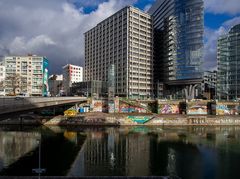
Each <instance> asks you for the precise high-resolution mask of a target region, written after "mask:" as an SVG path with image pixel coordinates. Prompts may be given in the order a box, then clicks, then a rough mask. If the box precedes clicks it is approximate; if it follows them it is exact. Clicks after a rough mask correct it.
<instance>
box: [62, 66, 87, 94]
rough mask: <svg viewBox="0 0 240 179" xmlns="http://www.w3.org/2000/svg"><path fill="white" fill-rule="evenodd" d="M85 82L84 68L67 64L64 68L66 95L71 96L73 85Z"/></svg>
mask: <svg viewBox="0 0 240 179" xmlns="http://www.w3.org/2000/svg"><path fill="white" fill-rule="evenodd" d="M82 81H83V67H81V66H76V65H71V64H67V65H65V66H63V90H64V92H65V93H66V95H70V94H71V91H70V89H71V87H72V84H73V83H78V82H82Z"/></svg>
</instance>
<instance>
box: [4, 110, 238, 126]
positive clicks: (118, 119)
mask: <svg viewBox="0 0 240 179" xmlns="http://www.w3.org/2000/svg"><path fill="white" fill-rule="evenodd" d="M143 119H144V120H145V121H143V122H142V123H139V122H136V121H141V120H143ZM0 125H46V126H51V125H53V126H68V125H80V126H139V125H140V126H142V125H144V126H192V125H193V126H195V125H200V126H219V125H240V116H236V115H229V116H215V115H162V114H138V113H132V114H122V113H118V114H116V113H115V114H108V113H101V112H94V113H84V114H78V115H77V116H75V117H66V116H63V115H59V116H52V117H50V116H39V115H34V114H29V115H28V114H25V115H20V116H19V118H14V119H11V118H8V119H6V120H2V121H0Z"/></svg>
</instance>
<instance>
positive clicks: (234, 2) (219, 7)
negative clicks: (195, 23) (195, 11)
mask: <svg viewBox="0 0 240 179" xmlns="http://www.w3.org/2000/svg"><path fill="white" fill-rule="evenodd" d="M204 3H205V9H206V11H207V12H212V13H215V14H223V13H227V14H232V15H234V14H239V13H240V0H204Z"/></svg>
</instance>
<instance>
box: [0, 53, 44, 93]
mask: <svg viewBox="0 0 240 179" xmlns="http://www.w3.org/2000/svg"><path fill="white" fill-rule="evenodd" d="M2 65H3V66H4V67H5V84H4V88H5V92H6V95H17V94H25V95H30V96H46V95H48V60H47V59H46V58H45V57H40V56H36V55H28V56H6V57H4V58H3V61H2Z"/></svg>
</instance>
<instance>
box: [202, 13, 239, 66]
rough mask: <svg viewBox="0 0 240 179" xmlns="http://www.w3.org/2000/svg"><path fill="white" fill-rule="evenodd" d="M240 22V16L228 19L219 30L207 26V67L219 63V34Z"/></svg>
mask: <svg viewBox="0 0 240 179" xmlns="http://www.w3.org/2000/svg"><path fill="white" fill-rule="evenodd" d="M239 23H240V16H239V17H235V18H233V19H231V20H228V21H226V22H224V23H223V24H222V26H220V27H219V28H218V29H217V30H213V29H210V28H207V27H205V47H204V48H205V64H204V67H205V68H206V69H208V70H209V69H213V68H216V65H217V40H218V38H219V36H221V35H224V34H225V33H227V32H228V31H229V30H230V28H231V27H232V26H234V25H236V24H239Z"/></svg>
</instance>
